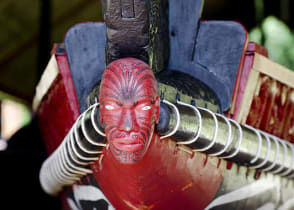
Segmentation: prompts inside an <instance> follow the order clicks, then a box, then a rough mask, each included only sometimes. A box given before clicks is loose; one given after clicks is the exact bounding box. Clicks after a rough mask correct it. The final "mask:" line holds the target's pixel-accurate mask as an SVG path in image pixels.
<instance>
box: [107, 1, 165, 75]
mask: <svg viewBox="0 0 294 210" xmlns="http://www.w3.org/2000/svg"><path fill="white" fill-rule="evenodd" d="M102 5H103V11H104V20H105V24H106V28H107V29H106V38H107V43H106V63H107V64H108V63H110V62H112V61H114V60H116V59H119V58H124V57H133V58H138V59H140V60H143V61H145V62H146V63H149V64H150V66H151V67H152V69H153V71H154V72H159V71H161V70H163V69H165V68H166V66H167V63H168V57H169V41H168V38H167V37H168V12H167V11H168V0H164V1H160V0H108V1H106V0H102ZM164 37H165V38H164Z"/></svg>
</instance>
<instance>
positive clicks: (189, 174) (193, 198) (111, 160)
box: [92, 136, 226, 210]
mask: <svg viewBox="0 0 294 210" xmlns="http://www.w3.org/2000/svg"><path fill="white" fill-rule="evenodd" d="M92 169H93V171H94V176H95V178H96V180H97V181H98V183H99V185H100V187H101V189H102V190H103V192H104V193H105V195H106V197H107V198H108V199H109V201H110V202H111V203H112V205H113V206H114V207H115V208H116V209H194V210H195V209H204V208H205V206H207V204H208V203H209V202H210V201H211V200H212V199H213V197H214V196H215V193H216V191H217V190H218V188H219V187H220V184H221V182H222V180H223V174H224V171H225V170H226V169H225V164H220V165H218V159H216V158H214V159H211V158H209V159H207V156H206V155H204V154H200V153H196V154H195V155H194V156H193V157H191V156H190V155H189V154H188V153H186V152H184V151H181V150H179V149H177V147H176V144H175V143H174V142H172V141H170V140H159V138H158V137H157V136H155V137H154V138H153V139H152V142H151V144H150V147H149V149H148V151H147V153H146V155H145V156H144V157H143V159H142V160H140V161H139V162H138V163H135V164H121V163H119V162H118V161H117V160H116V159H115V157H114V156H113V155H112V153H111V151H110V150H107V149H105V151H104V156H103V159H102V161H101V164H100V163H99V161H97V162H96V163H95V164H94V165H93V166H92Z"/></svg>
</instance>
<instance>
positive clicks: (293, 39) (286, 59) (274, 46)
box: [249, 16, 294, 70]
mask: <svg viewBox="0 0 294 210" xmlns="http://www.w3.org/2000/svg"><path fill="white" fill-rule="evenodd" d="M249 40H250V41H254V42H257V43H259V44H261V45H263V46H264V47H266V48H267V49H268V52H269V57H270V59H272V60H274V61H275V62H277V63H280V64H282V65H284V66H286V67H287V68H289V69H291V70H294V34H293V32H292V31H291V30H290V29H289V27H288V26H287V25H286V24H285V23H284V22H282V21H281V20H279V19H278V18H276V17H274V16H269V17H267V18H265V19H264V20H263V21H262V24H261V27H256V28H254V29H252V30H251V31H250V32H249ZM262 41H264V42H263V43H262Z"/></svg>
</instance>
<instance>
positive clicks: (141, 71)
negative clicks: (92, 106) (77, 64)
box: [99, 58, 160, 163]
mask: <svg viewBox="0 0 294 210" xmlns="http://www.w3.org/2000/svg"><path fill="white" fill-rule="evenodd" d="M99 101H100V120H101V122H102V124H103V126H104V128H105V134H106V137H107V141H108V143H109V148H110V150H111V152H112V153H113V155H114V156H115V157H116V159H117V160H118V161H119V162H121V163H135V162H137V161H139V160H140V159H141V158H142V157H143V156H144V154H145V152H146V150H147V149H148V146H149V144H150V141H151V138H152V136H153V131H154V127H155V124H156V123H157V122H158V120H159V104H160V102H159V97H158V96H157V87H156V80H155V77H154V75H153V72H152V70H151V69H150V67H149V66H148V65H147V64H146V63H144V62H143V61H141V60H138V59H134V58H124V59H119V60H116V61H114V62H112V63H110V64H109V65H108V66H107V67H106V69H105V71H104V74H103V77H102V80H101V85H100V95H99Z"/></svg>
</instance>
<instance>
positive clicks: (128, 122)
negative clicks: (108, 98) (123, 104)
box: [119, 110, 135, 132]
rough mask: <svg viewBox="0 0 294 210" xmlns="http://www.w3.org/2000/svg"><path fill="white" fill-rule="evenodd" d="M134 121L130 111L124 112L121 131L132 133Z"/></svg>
mask: <svg viewBox="0 0 294 210" xmlns="http://www.w3.org/2000/svg"><path fill="white" fill-rule="evenodd" d="M134 120H135V119H134V117H133V115H132V112H131V111H130V110H124V113H123V114H122V116H121V123H120V126H119V129H120V130H124V131H127V132H129V131H131V130H132V129H133V125H134Z"/></svg>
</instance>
